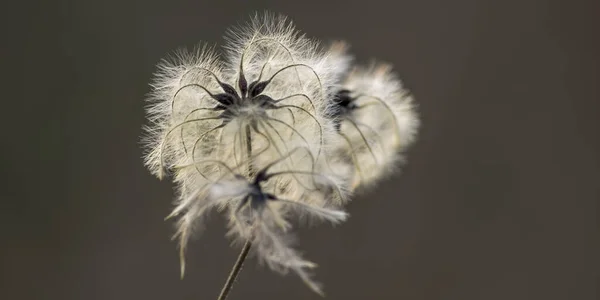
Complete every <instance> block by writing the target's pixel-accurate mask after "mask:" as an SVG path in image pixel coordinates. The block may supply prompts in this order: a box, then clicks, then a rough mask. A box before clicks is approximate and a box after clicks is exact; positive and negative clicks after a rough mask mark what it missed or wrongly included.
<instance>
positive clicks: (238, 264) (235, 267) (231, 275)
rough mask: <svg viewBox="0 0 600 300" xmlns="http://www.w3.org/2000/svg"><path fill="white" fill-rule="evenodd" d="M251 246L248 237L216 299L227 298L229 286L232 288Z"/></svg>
mask: <svg viewBox="0 0 600 300" xmlns="http://www.w3.org/2000/svg"><path fill="white" fill-rule="evenodd" d="M251 247H252V241H251V240H250V239H248V240H247V241H246V243H245V244H244V247H243V248H242V252H240V255H239V256H238V258H237V261H236V262H235V264H234V265H233V268H232V269H231V272H230V273H229V277H227V281H226V282H225V285H224V286H223V289H222V290H221V294H220V295H219V298H218V299H217V300H225V299H227V296H228V295H229V292H231V288H233V284H234V283H235V279H236V278H237V276H238V275H239V273H240V271H241V270H242V267H243V266H244V261H246V257H247V256H248V253H250V248H251Z"/></svg>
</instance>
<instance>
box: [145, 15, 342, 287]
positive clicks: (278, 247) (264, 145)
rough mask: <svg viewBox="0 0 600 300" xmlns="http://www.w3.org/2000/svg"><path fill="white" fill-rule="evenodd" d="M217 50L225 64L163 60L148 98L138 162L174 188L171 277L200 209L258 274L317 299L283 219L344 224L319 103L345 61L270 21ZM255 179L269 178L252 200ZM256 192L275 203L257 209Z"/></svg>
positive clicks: (233, 35)
mask: <svg viewBox="0 0 600 300" xmlns="http://www.w3.org/2000/svg"><path fill="white" fill-rule="evenodd" d="M226 49H227V53H226V55H225V58H226V60H225V62H224V63H221V62H219V61H218V60H217V55H216V54H215V52H214V51H213V50H212V49H210V48H206V47H204V48H198V50H195V51H193V52H185V51H179V52H178V53H177V54H176V55H174V56H172V57H171V58H170V59H168V60H165V61H163V62H162V63H161V64H160V65H159V71H158V72H157V74H156V77H155V79H154V82H153V84H152V87H153V92H152V93H151V95H150V97H149V99H148V101H149V106H148V109H147V113H148V119H149V125H148V126H147V128H146V133H147V134H146V137H145V142H146V149H147V153H146V156H145V163H146V165H147V166H148V168H149V169H150V170H151V172H152V173H153V174H155V175H156V176H158V177H159V178H163V177H164V175H165V172H167V171H168V172H170V174H172V175H173V181H174V182H175V183H176V184H177V190H178V198H177V199H176V201H175V205H176V206H175V208H174V210H173V212H172V213H171V215H170V216H169V217H177V218H178V221H177V232H176V235H175V236H176V237H177V238H178V239H179V242H180V245H179V248H180V251H181V252H180V255H181V259H182V264H181V265H182V274H183V271H184V266H185V264H184V260H183V259H184V254H185V249H186V245H187V242H188V240H189V238H190V236H191V235H192V234H193V233H194V232H197V231H199V229H201V228H202V222H203V220H204V217H205V216H206V214H207V213H208V212H209V211H210V210H211V209H213V208H216V209H218V210H222V209H226V210H227V212H228V216H229V217H230V222H229V223H230V233H231V234H232V235H233V236H234V237H235V238H236V239H238V240H245V239H251V240H252V241H253V244H255V245H256V250H257V254H258V256H259V257H260V259H261V260H262V261H264V262H266V263H267V265H268V266H270V267H271V268H272V269H274V270H276V271H280V272H286V271H288V270H292V271H294V272H295V273H296V274H298V275H299V276H300V277H301V278H302V279H303V280H304V281H305V282H306V283H307V284H308V285H309V286H310V287H311V288H312V289H313V290H315V291H316V292H320V288H319V285H318V284H316V283H315V282H314V281H313V280H312V279H311V278H310V276H309V274H308V272H307V268H311V267H314V264H312V263H310V262H308V261H306V260H304V259H303V258H302V257H301V255H300V253H298V252H297V251H296V250H294V249H293V248H292V243H291V241H292V240H293V238H292V237H293V236H292V235H291V233H290V232H289V229H290V227H291V222H290V221H288V220H291V219H293V218H298V217H306V218H308V219H310V220H325V221H330V222H332V223H338V222H341V221H344V220H345V219H346V217H347V215H346V214H345V213H344V212H343V211H341V210H337V209H334V208H332V207H334V206H338V205H339V204H340V203H343V202H344V200H345V199H346V198H347V196H348V191H349V190H350V186H349V181H348V180H347V177H346V176H347V175H339V174H337V173H335V172H332V169H331V168H330V166H328V165H327V162H328V161H327V159H326V158H327V153H328V152H330V151H332V150H333V148H332V144H331V142H332V141H334V140H335V138H336V136H337V132H336V130H335V128H334V121H333V120H332V119H331V118H330V117H329V111H328V110H329V109H330V105H331V103H330V102H329V100H328V99H330V98H331V97H332V95H333V93H334V92H335V90H336V89H337V88H338V86H339V84H340V77H341V76H342V74H344V73H346V72H347V69H348V65H349V63H350V58H349V56H348V55H347V54H346V52H345V46H343V45H342V44H335V45H333V46H332V47H330V48H329V49H325V50H323V49H321V48H320V46H319V44H318V43H317V42H315V41H313V40H310V39H308V38H306V37H304V36H303V35H300V34H299V33H298V32H297V31H296V30H295V29H294V27H293V25H291V23H290V22H288V21H287V20H285V18H284V17H273V16H269V15H266V16H264V17H255V18H253V19H252V20H251V22H250V23H249V24H248V25H247V26H245V27H241V28H238V29H233V30H231V31H230V32H229V34H228V44H227V47H226ZM244 82H245V83H244ZM261 84H262V87H261V88H260V89H258V88H257V87H258V86H260V85H261ZM261 172H263V173H264V174H268V176H270V177H269V178H268V180H267V179H265V180H264V181H261V182H260V183H259V184H258V185H259V186H260V190H259V192H257V183H256V182H255V179H256V177H257V176H258V174H259V173H261ZM267 193H268V194H269V195H273V197H276V199H270V200H269V201H263V200H264V199H263V200H260V199H261V198H260V197H259V195H262V194H264V195H266V194H267ZM244 199H246V200H244ZM248 199H254V200H252V201H250V202H251V203H250V204H248V205H247V206H240V205H241V204H243V203H245V202H244V201H249V200H248ZM256 199H259V200H256Z"/></svg>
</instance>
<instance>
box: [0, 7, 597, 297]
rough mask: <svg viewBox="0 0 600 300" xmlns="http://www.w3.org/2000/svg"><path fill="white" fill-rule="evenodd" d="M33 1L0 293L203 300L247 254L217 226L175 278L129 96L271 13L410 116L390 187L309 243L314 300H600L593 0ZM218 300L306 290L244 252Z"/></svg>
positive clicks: (19, 61)
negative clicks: (330, 49) (179, 61)
mask: <svg viewBox="0 0 600 300" xmlns="http://www.w3.org/2000/svg"><path fill="white" fill-rule="evenodd" d="M37 2H38V3H35V2H32V1H23V2H22V3H20V4H16V3H13V4H8V3H4V4H2V9H0V11H2V14H3V16H2V18H1V20H2V23H3V24H2V31H3V32H5V33H4V34H3V35H2V36H3V40H2V47H1V48H2V50H1V51H2V55H1V57H2V61H3V62H2V69H3V70H2V74H3V78H4V79H3V80H2V85H3V88H2V92H3V93H2V108H0V111H1V115H2V117H0V122H1V123H0V126H1V128H2V130H0V132H1V140H2V147H1V150H0V151H1V156H0V162H1V169H0V172H2V173H1V175H2V181H1V182H2V189H1V192H0V193H1V195H2V198H1V199H2V203H1V205H2V206H1V213H2V215H1V216H0V225H1V226H0V228H1V229H0V230H1V231H0V233H2V248H1V256H0V262H1V271H2V277H1V282H0V284H1V286H0V298H1V299H7V300H8V299H86V300H90V299H102V300H108V299H111V300H112V299H144V300H150V299H160V300H163V299H173V300H180V299H216V296H217V294H218V292H219V289H220V287H221V284H222V283H223V281H224V279H225V277H226V275H227V272H228V269H229V267H230V266H231V264H232V263H233V261H234V259H235V256H236V255H237V251H238V250H237V249H233V248H230V247H229V245H228V243H229V242H228V241H227V240H226V239H225V238H224V237H223V233H224V229H223V226H222V219H221V218H220V217H214V218H212V220H211V222H210V224H209V227H210V230H208V232H207V233H206V234H205V235H204V236H202V237H201V238H200V239H198V240H197V241H195V242H193V244H192V245H191V251H190V255H189V261H188V263H189V268H188V273H187V277H186V278H185V280H183V281H181V280H179V274H178V271H179V265H178V261H177V252H176V247H175V244H174V243H173V242H171V241H170V240H169V238H170V235H171V233H172V232H173V231H172V227H171V224H169V223H168V222H163V217H164V216H165V215H166V214H167V213H168V212H169V210H170V208H171V206H170V201H171V199H172V189H171V185H170V184H169V183H168V182H167V181H165V182H159V181H158V180H157V179H155V178H153V177H152V176H151V175H150V174H149V173H148V172H147V171H146V170H145V169H144V167H143V165H142V161H141V159H140V156H141V151H140V149H139V147H138V146H139V145H138V141H139V138H138V137H139V136H140V134H141V129H140V127H141V125H142V124H143V123H144V112H143V101H142V100H143V98H144V94H145V93H147V92H148V91H149V87H148V82H149V79H150V77H151V74H152V72H153V71H154V65H155V63H157V62H158V61H159V59H160V58H161V57H163V56H164V55H165V54H167V53H168V52H170V51H172V50H174V49H176V48H177V47H180V46H188V47H191V46H193V45H194V44H196V43H197V42H199V41H200V40H203V41H206V42H208V43H210V44H215V43H219V44H221V43H222V39H221V35H222V34H223V33H224V31H225V30H226V28H227V27H228V26H229V25H233V24H236V23H237V22H239V21H245V20H247V17H248V16H249V15H250V14H251V13H253V12H254V11H263V10H265V9H269V10H271V11H274V12H281V13H284V14H287V15H289V16H290V17H291V18H292V19H293V20H294V21H295V22H296V24H297V26H298V27H299V28H300V29H301V30H303V31H304V32H306V33H307V34H308V35H310V36H313V37H317V38H321V39H325V40H328V39H345V40H347V41H348V42H350V43H351V44H352V45H353V48H352V50H353V51H354V53H356V55H357V57H358V59H359V61H362V62H367V61H368V60H369V59H371V58H378V59H381V60H385V61H389V62H392V63H393V64H394V65H395V67H396V70H397V71H398V73H399V74H400V76H401V78H403V80H404V81H405V83H406V85H407V87H409V88H410V89H411V90H412V92H413V93H414V94H415V95H416V97H417V101H418V103H419V105H420V108H419V110H420V113H421V116H422V121H423V127H422V130H421V131H420V136H419V141H418V143H417V144H416V145H415V147H413V148H411V150H410V152H409V163H408V165H407V166H406V167H405V168H404V169H403V174H402V175H398V176H394V177H392V178H390V179H389V180H388V181H387V182H384V183H382V184H381V185H380V186H379V187H378V188H377V189H376V190H375V191H373V192H371V193H368V194H365V195H362V196H360V197H357V198H356V199H355V200H354V201H353V202H352V203H351V204H350V205H349V207H348V210H349V212H350V213H351V215H352V217H351V219H350V220H349V221H348V222H347V223H345V224H343V225H342V226H339V227H338V228H335V229H332V228H331V227H330V226H321V227H316V228H312V229H302V230H301V231H300V238H301V248H302V249H304V250H305V251H306V255H307V257H308V258H310V259H312V260H314V261H316V262H318V263H319V264H320V268H319V269H318V270H317V278H318V279H319V280H320V281H321V282H323V283H324V284H325V291H326V293H327V294H328V298H327V299H486V300H487V299H501V300H504V299H595V296H596V295H595V293H596V287H595V286H596V284H597V283H596V280H597V278H596V277H595V275H596V272H597V270H596V267H597V265H596V263H595V256H596V255H597V253H598V247H597V245H596V243H595V239H596V238H597V220H596V216H597V203H598V200H599V198H600V187H599V186H600V159H599V158H600V156H599V155H598V153H600V143H599V137H600V135H599V134H598V133H597V130H598V129H599V128H600V126H599V125H600V124H599V121H598V120H599V116H600V115H599V103H598V102H599V100H600V97H599V96H600V88H599V87H598V86H599V83H600V82H599V79H600V74H599V70H600V68H599V67H600V63H599V61H598V58H599V57H598V54H599V53H600V52H599V50H600V47H598V46H597V42H598V38H599V36H600V35H599V30H598V28H600V22H599V15H600V8H599V6H600V5H598V1H586V2H587V3H584V1H570V2H568V1H481V0H479V1H478V0H455V1H446V0H427V1H424V0H403V1H376V0H365V1H337V2H333V1H327V2H325V1H323V3H321V1H306V0H305V1H301V0H298V1H289V2H287V1H246V2H242V1H240V2H233V1H220V2H207V1H162V2H161V1H149V0H145V1H142V0H140V1H86V0H79V1H71V2H68V1H37ZM561 2H564V3H565V4H562V3H561ZM566 3H568V4H566ZM230 299H232V300H235V299H319V298H318V296H316V295H315V294H313V293H311V292H310V291H309V290H308V289H307V288H305V287H304V286H303V285H302V283H301V282H300V281H299V280H298V279H297V278H296V277H295V276H293V275H291V276H287V277H280V276H278V275H275V274H274V273H272V272H270V271H268V270H265V269H264V268H260V267H258V266H257V264H256V262H255V261H254V260H251V261H249V263H248V264H247V266H246V268H245V269H244V271H243V272H242V275H241V277H240V280H239V282H238V284H237V285H236V286H235V288H234V290H233V293H232V294H231V298H230Z"/></svg>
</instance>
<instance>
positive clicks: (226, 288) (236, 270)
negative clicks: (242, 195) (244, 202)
mask: <svg viewBox="0 0 600 300" xmlns="http://www.w3.org/2000/svg"><path fill="white" fill-rule="evenodd" d="M246 152H247V153H246V154H247V155H248V178H251V177H252V176H254V172H253V170H252V161H251V159H252V132H251V131H250V125H247V126H246ZM250 248H252V238H249V239H247V240H246V243H244V247H242V251H241V252H240V255H239V256H238V258H237V260H236V262H235V264H234V265H233V268H232V269H231V272H229V276H228V277H227V281H225V285H223V289H221V294H219V298H218V299H217V300H225V299H227V296H228V295H229V293H230V292H231V289H232V288H233V284H234V283H235V280H236V279H237V277H238V275H239V274H240V271H242V267H243V266H244V262H245V261H246V257H248V253H250Z"/></svg>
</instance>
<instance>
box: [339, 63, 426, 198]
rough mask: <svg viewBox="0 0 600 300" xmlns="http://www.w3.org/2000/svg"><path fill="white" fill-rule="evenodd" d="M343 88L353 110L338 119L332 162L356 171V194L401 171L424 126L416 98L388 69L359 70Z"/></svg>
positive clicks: (389, 67)
mask: <svg viewBox="0 0 600 300" xmlns="http://www.w3.org/2000/svg"><path fill="white" fill-rule="evenodd" d="M341 88H342V89H344V90H347V91H349V95H350V98H351V99H352V104H351V105H354V107H350V108H348V109H345V110H344V111H343V113H342V114H341V115H340V116H339V120H338V121H339V122H340V127H339V134H338V137H337V145H338V146H337V148H336V150H335V151H333V153H335V155H336V157H335V158H333V159H332V161H333V163H334V164H335V165H336V168H338V169H340V168H344V166H345V168H351V169H353V172H352V174H353V179H352V184H351V186H352V188H353V189H354V188H357V187H359V186H360V187H367V186H370V185H373V184H374V183H376V182H377V180H379V179H380V178H382V177H383V176H386V175H389V174H390V173H391V172H392V171H394V170H395V169H396V168H397V166H398V164H399V162H401V161H402V160H403V157H402V153H403V151H405V149H406V148H407V147H408V146H409V145H411V144H412V143H413V142H414V139H415V136H416V132H417V129H418V126H419V120H418V117H417V113H416V111H415V106H414V103H413V98H412V96H410V95H409V94H408V92H407V91H406V90H405V89H404V88H403V86H402V83H401V82H400V80H399V79H398V78H397V76H396V75H395V74H394V73H393V72H392V70H391V66H389V65H387V64H373V65H371V66H369V67H356V68H354V69H353V71H352V72H351V73H350V74H349V75H348V77H347V78H346V80H345V81H344V83H343V84H342V87H341Z"/></svg>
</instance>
